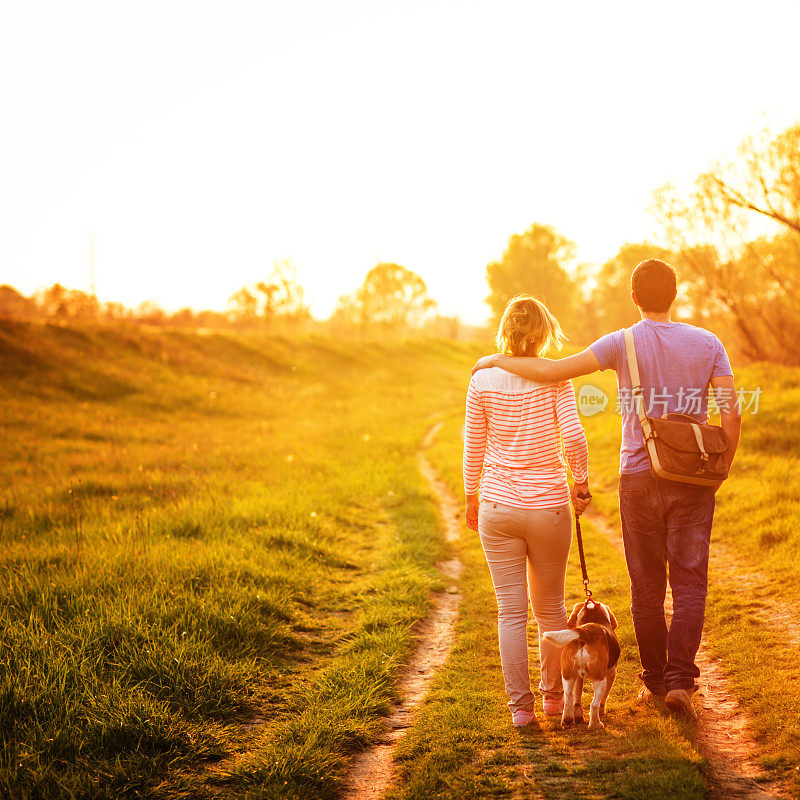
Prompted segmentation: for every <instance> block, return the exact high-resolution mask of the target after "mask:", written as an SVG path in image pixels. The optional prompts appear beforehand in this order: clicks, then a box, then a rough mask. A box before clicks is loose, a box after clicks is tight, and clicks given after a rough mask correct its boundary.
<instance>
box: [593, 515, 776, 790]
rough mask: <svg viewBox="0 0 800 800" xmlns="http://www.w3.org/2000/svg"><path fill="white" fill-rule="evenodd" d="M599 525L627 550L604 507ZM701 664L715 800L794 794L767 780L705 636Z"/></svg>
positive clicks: (704, 746) (702, 718)
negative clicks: (607, 516)
mask: <svg viewBox="0 0 800 800" xmlns="http://www.w3.org/2000/svg"><path fill="white" fill-rule="evenodd" d="M587 516H588V517H589V519H590V520H591V521H592V522H593V523H594V525H595V527H596V528H597V529H598V530H599V531H600V532H601V533H603V534H604V535H605V536H606V537H607V538H608V539H609V540H610V541H611V543H612V544H613V545H614V546H615V547H617V548H618V549H619V550H620V551H623V546H622V537H621V535H620V534H619V532H618V531H617V530H615V529H614V528H612V527H611V525H609V524H608V522H607V520H606V519H605V517H603V516H601V515H600V514H599V513H598V512H590V513H589V514H587ZM666 610H667V613H668V615H669V616H671V615H672V596H671V594H670V592H669V586H667V603H666ZM696 663H697V666H698V667H699V668H700V689H699V691H698V695H699V696H700V698H701V705H702V712H701V713H700V714H699V715H698V720H697V729H696V741H697V744H698V747H699V748H700V752H701V753H702V754H703V756H704V758H705V759H706V761H707V763H708V769H707V777H708V782H709V793H708V796H709V797H710V798H713V800H765V799H766V798H770V797H773V798H788V797H791V794H790V793H789V791H788V790H787V789H786V787H785V786H784V785H783V783H782V782H780V781H768V780H765V773H764V770H763V769H762V768H761V767H760V766H759V764H758V761H757V756H756V747H755V744H754V743H753V740H752V739H751V738H750V736H749V735H748V733H747V711H746V710H745V709H744V708H743V707H742V706H741V705H740V703H739V701H738V700H737V699H736V698H735V697H734V696H733V694H732V693H731V691H730V688H729V686H728V681H727V678H726V677H725V674H724V673H723V671H722V669H720V667H719V663H718V662H717V660H716V659H715V658H714V657H713V656H712V655H711V654H710V653H709V651H708V648H707V647H706V643H705V640H703V641H701V643H700V649H699V651H698V653H697V659H696Z"/></svg>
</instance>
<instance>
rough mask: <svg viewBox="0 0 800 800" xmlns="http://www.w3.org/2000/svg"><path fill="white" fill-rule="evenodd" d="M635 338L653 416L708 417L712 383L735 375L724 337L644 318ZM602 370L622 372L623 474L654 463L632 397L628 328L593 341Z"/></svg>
mask: <svg viewBox="0 0 800 800" xmlns="http://www.w3.org/2000/svg"><path fill="white" fill-rule="evenodd" d="M633 341H634V342H635V343H636V356H637V360H638V363H639V378H640V380H641V382H642V389H643V390H644V402H645V407H646V408H647V413H648V416H653V417H663V416H664V415H665V414H668V413H670V412H673V411H677V412H680V413H682V414H690V415H691V416H693V417H694V418H695V419H697V420H699V421H701V422H705V421H707V420H708V391H707V390H708V384H709V382H710V380H711V378H716V377H718V376H720V375H733V372H732V370H731V364H730V361H729V360H728V354H727V353H726V352H725V348H724V347H723V346H722V342H720V340H719V339H718V338H717V337H716V336H715V335H714V334H713V333H711V331H707V330H704V329H703V328H696V327H695V326H694V325H687V324H686V323H685V322H654V321H653V320H651V319H643V320H641V321H640V322H637V323H636V324H635V325H634V326H633ZM589 349H590V350H591V351H592V352H593V353H594V354H595V356H596V357H597V360H598V361H599V362H600V368H601V369H604V370H606V369H613V370H616V373H617V386H618V388H619V399H620V410H621V412H622V445H621V447H620V452H619V471H620V474H622V475H627V474H630V473H633V472H643V471H645V470H648V469H649V468H650V464H649V461H648V459H647V452H646V451H645V448H644V441H643V439H642V426H641V424H640V423H639V418H638V417H637V415H636V409H635V408H634V406H633V400H632V398H631V389H632V385H631V376H630V372H629V371H628V360H627V356H626V354H625V331H624V330H623V329H620V330H618V331H614V332H613V333H609V334H606V335H605V336H601V337H600V338H599V339H598V340H597V341H596V342H594V343H593V344H591V345H589Z"/></svg>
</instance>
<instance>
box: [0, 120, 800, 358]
mask: <svg viewBox="0 0 800 800" xmlns="http://www.w3.org/2000/svg"><path fill="white" fill-rule="evenodd" d="M653 198H654V199H653V203H652V209H651V210H652V212H653V214H654V216H655V218H656V220H657V221H658V224H659V228H660V236H659V242H658V243H652V242H634V243H626V244H623V245H622V246H621V247H620V249H619V251H618V252H617V253H616V254H615V255H614V256H613V257H612V258H610V259H609V260H608V261H606V262H605V263H604V264H602V265H600V266H599V267H597V268H591V267H588V266H585V265H581V264H579V263H577V261H576V253H577V248H576V246H575V244H574V243H573V242H572V241H570V240H569V239H568V238H567V237H566V236H564V235H563V234H562V233H560V232H559V231H557V230H555V229H554V228H553V227H552V226H550V225H547V224H543V223H534V224H532V225H531V226H530V227H529V228H528V229H527V230H526V231H524V232H523V233H518V234H514V235H512V236H511V237H510V239H509V241H508V244H507V246H506V249H505V251H504V252H503V254H502V257H501V258H500V259H498V260H497V261H494V262H492V263H490V264H489V265H488V266H487V268H486V279H487V283H488V286H489V296H488V298H487V303H488V305H489V307H490V308H491V310H492V313H493V317H494V319H493V322H494V323H496V322H497V320H498V319H499V317H500V315H501V314H502V311H503V309H504V308H505V306H506V303H507V302H508V300H509V299H510V298H511V297H513V296H515V295H517V294H520V293H529V294H533V295H535V296H537V297H539V298H540V299H542V300H544V301H545V302H546V303H547V305H548V306H549V307H550V308H551V310H552V311H553V313H554V314H555V315H556V316H557V317H558V318H559V320H560V322H561V324H562V327H563V328H564V330H565V331H566V332H567V335H568V336H569V337H570V339H571V340H572V341H573V342H574V343H575V344H579V345H580V344H586V343H588V342H590V341H592V340H593V339H594V338H596V337H598V336H600V335H602V334H603V333H606V332H608V331H611V330H616V329H618V328H621V327H627V326H628V325H631V324H633V323H634V322H636V321H637V319H638V313H637V310H636V308H635V307H634V305H633V303H632V302H631V300H630V274H631V271H632V270H633V267H634V266H635V265H636V264H637V263H638V262H639V261H641V260H643V259H646V258H661V259H663V260H665V261H668V262H669V263H671V264H673V266H675V267H676V269H677V270H678V273H679V279H680V285H679V294H678V301H677V303H676V306H675V316H676V318H677V319H679V320H683V321H686V322H690V323H694V324H697V325H701V326H703V327H708V328H713V329H714V330H715V331H716V332H717V333H719V334H720V335H721V336H722V337H723V339H724V340H725V341H726V344H729V345H730V348H731V350H733V351H734V352H735V353H736V354H737V355H739V356H742V357H745V358H748V359H754V360H766V361H777V362H781V363H786V364H800V348H798V347H797V345H796V343H797V342H798V341H800V315H798V314H797V313H796V309H797V308H798V301H800V124H798V125H794V126H792V127H790V128H788V129H787V130H785V131H783V132H781V133H779V134H778V135H767V134H761V135H759V136H755V137H750V138H748V139H746V140H745V141H744V142H742V144H741V146H740V148H739V152H738V154H737V156H736V157H734V158H731V159H728V160H725V161H719V162H717V163H715V164H714V165H712V167H711V168H710V169H709V170H708V171H706V172H704V173H703V174H701V175H699V176H698V177H697V179H696V180H695V182H694V185H693V186H692V187H691V188H690V189H688V190H683V191H680V190H678V189H677V188H676V187H674V186H671V185H666V186H663V187H660V188H659V189H657V190H656V191H655V192H654V195H653ZM0 317H11V318H21V319H41V318H44V319H57V320H64V319H104V320H131V321H135V322H141V323H148V324H153V325H185V326H196V327H200V326H202V327H215V326H216V327H221V326H236V327H266V328H272V329H275V328H276V327H277V328H293V329H297V328H307V327H314V326H319V325H324V326H325V327H326V328H327V329H328V330H330V331H331V332H333V333H335V334H336V335H368V336H374V335H376V334H379V335H381V334H383V335H393V334H398V333H399V334H408V333H409V332H411V331H422V332H423V333H424V334H426V335H436V336H444V337H453V338H455V337H458V336H459V335H475V334H479V335H483V334H485V333H486V332H487V331H486V330H482V329H479V328H465V326H464V325H463V324H462V323H461V322H460V321H459V320H458V318H456V317H447V316H442V315H439V314H437V313H436V303H435V301H434V300H433V299H431V297H430V296H429V294H428V289H427V286H426V284H425V281H424V280H423V279H422V277H421V276H419V275H418V274H417V273H415V272H413V271H412V270H410V269H407V268H406V267H404V266H401V265H400V264H395V263H390V262H383V263H379V264H376V265H375V266H374V267H373V268H372V269H370V270H369V272H368V273H367V274H366V276H365V278H364V281H363V283H362V285H361V286H360V287H359V288H358V289H356V290H355V291H354V292H353V293H352V294H347V295H342V296H341V297H340V298H339V301H338V303H337V304H336V308H335V309H334V311H333V313H332V314H331V316H330V318H329V319H328V320H326V321H325V322H319V321H316V320H312V318H311V314H310V311H309V307H308V304H307V303H306V301H305V293H304V291H303V288H302V287H301V286H300V284H299V283H298V280H297V274H296V270H295V268H294V266H293V264H292V263H291V262H290V261H278V262H276V263H275V264H274V265H273V267H272V270H271V272H270V273H269V274H268V275H267V276H266V277H265V278H264V280H262V281H258V282H256V283H253V284H250V285H247V286H243V287H242V288H241V289H239V290H238V291H236V292H234V294H233V295H232V296H231V297H230V299H229V301H228V306H227V309H226V310H225V311H195V310H193V309H189V308H185V309H182V310H180V311H178V312H175V313H171V314H170V313H167V312H165V311H163V310H162V309H160V308H159V307H158V306H156V305H155V304H154V303H143V304H142V305H140V306H139V307H138V308H136V309H129V308H126V307H125V306H123V305H122V304H120V303H99V302H98V301H97V298H96V297H93V296H91V295H89V294H86V293H85V292H81V291H79V290H75V289H67V288H65V287H63V286H61V285H60V284H55V285H53V286H51V287H49V288H47V289H43V290H40V291H39V292H36V293H35V294H34V295H33V296H32V297H23V296H22V295H21V294H20V293H19V292H17V291H16V290H14V289H13V288H12V287H10V286H0Z"/></svg>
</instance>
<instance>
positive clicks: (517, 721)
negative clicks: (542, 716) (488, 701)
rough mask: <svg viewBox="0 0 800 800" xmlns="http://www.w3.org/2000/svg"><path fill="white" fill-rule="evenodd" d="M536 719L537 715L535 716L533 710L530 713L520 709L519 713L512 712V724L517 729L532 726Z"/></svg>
mask: <svg viewBox="0 0 800 800" xmlns="http://www.w3.org/2000/svg"><path fill="white" fill-rule="evenodd" d="M535 719H536V714H534V712H533V709H531V710H530V711H525V710H524V709H520V710H519V711H512V712H511V722H512V724H513V725H514V727H515V728H524V727H525V726H526V725H530V724H531V722H533V721H534V720H535Z"/></svg>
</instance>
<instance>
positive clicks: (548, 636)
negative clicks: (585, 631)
mask: <svg viewBox="0 0 800 800" xmlns="http://www.w3.org/2000/svg"><path fill="white" fill-rule="evenodd" d="M580 638H581V635H580V634H579V633H578V631H573V630H570V629H568V628H567V629H564V630H563V631H547V632H546V633H543V634H542V639H544V640H545V641H546V642H550V644H557V645H558V646H559V647H563V646H564V645H565V644H569V643H570V642H577V641H578V639H580Z"/></svg>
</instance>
